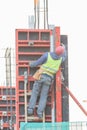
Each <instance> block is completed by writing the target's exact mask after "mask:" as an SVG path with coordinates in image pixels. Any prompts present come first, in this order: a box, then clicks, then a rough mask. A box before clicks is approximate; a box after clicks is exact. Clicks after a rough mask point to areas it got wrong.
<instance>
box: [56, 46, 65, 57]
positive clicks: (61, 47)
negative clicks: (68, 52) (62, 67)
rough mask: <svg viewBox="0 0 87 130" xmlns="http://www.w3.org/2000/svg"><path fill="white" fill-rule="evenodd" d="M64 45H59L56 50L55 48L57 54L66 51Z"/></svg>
mask: <svg viewBox="0 0 87 130" xmlns="http://www.w3.org/2000/svg"><path fill="white" fill-rule="evenodd" d="M64 50H65V49H64V47H63V46H58V47H57V48H56V50H55V53H56V54H57V55H61V54H63V53H64Z"/></svg>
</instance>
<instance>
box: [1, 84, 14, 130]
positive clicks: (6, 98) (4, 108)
mask: <svg viewBox="0 0 87 130" xmlns="http://www.w3.org/2000/svg"><path fill="white" fill-rule="evenodd" d="M11 91H12V95H11ZM15 109H16V107H15V87H10V86H0V129H3V130H6V129H9V128H12V129H13V128H14V122H15V114H16V110H15ZM11 119H12V120H11ZM10 120H11V121H12V122H11V123H12V124H10V122H9V121H10ZM13 120H14V121H13Z"/></svg>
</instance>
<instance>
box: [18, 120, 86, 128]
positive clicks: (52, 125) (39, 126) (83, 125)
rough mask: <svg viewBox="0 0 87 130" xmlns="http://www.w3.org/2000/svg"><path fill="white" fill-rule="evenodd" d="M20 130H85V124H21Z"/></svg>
mask: <svg viewBox="0 0 87 130" xmlns="http://www.w3.org/2000/svg"><path fill="white" fill-rule="evenodd" d="M20 130H87V122H86V121H85V122H55V123H33V122H32V123H31V122H28V123H25V122H21V124H20Z"/></svg>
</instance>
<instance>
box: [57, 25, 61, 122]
mask: <svg viewBox="0 0 87 130" xmlns="http://www.w3.org/2000/svg"><path fill="white" fill-rule="evenodd" d="M59 45H60V27H55V48H56V47H58V46H59ZM61 121H62V89H61V68H60V70H59V71H58V72H57V74H56V122H61Z"/></svg>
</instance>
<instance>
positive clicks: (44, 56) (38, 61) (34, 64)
mask: <svg viewBox="0 0 87 130" xmlns="http://www.w3.org/2000/svg"><path fill="white" fill-rule="evenodd" d="M47 56H48V53H44V54H43V55H42V56H41V57H40V58H39V59H38V60H36V61H33V62H30V63H29V66H30V67H36V66H38V65H42V64H43V63H45V62H46V60H47Z"/></svg>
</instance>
